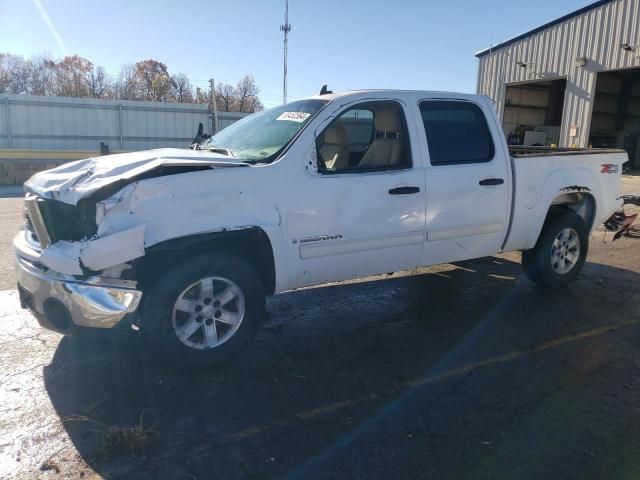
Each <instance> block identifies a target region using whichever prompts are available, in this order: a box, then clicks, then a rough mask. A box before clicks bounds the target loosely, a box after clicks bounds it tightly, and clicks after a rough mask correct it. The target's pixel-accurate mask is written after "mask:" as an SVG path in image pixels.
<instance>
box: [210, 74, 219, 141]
mask: <svg viewBox="0 0 640 480" xmlns="http://www.w3.org/2000/svg"><path fill="white" fill-rule="evenodd" d="M209 89H210V91H209V113H213V115H212V117H211V135H212V136H213V135H215V134H216V133H218V105H217V103H216V83H215V82H214V81H213V78H210V79H209Z"/></svg>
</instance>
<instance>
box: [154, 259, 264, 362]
mask: <svg viewBox="0 0 640 480" xmlns="http://www.w3.org/2000/svg"><path fill="white" fill-rule="evenodd" d="M146 297H147V298H146V300H145V302H144V308H143V314H142V315H143V318H142V327H141V329H142V333H143V335H144V337H145V340H146V341H147V343H148V345H149V347H150V348H151V349H152V351H154V352H155V353H156V354H157V355H158V356H159V358H160V359H161V360H163V361H165V362H166V363H168V364H169V365H172V366H181V365H185V366H189V367H203V368H204V367H209V366H213V365H219V364H221V363H224V362H227V361H229V360H231V359H232V358H233V357H234V356H235V355H237V354H238V353H240V351H241V350H242V349H243V348H244V347H245V346H246V344H247V343H248V342H249V341H250V340H251V339H252V338H253V336H254V335H255V332H256V330H257V325H258V323H259V321H260V320H261V319H262V317H263V315H264V301H265V300H264V293H263V289H262V284H261V282H260V280H259V278H258V276H257V274H256V273H255V271H254V270H253V268H252V267H251V266H250V265H249V264H248V263H246V262H245V261H243V260H241V259H239V258H236V257H233V256H230V255H225V254H204V255H198V256H195V257H192V258H190V259H187V260H186V261H184V262H181V263H180V264H178V265H176V266H175V267H173V268H171V269H170V270H169V271H167V273H166V274H165V275H163V276H162V277H161V278H160V279H158V282H157V284H156V287H155V288H153V290H152V291H151V292H149V293H148V294H147V295H146Z"/></svg>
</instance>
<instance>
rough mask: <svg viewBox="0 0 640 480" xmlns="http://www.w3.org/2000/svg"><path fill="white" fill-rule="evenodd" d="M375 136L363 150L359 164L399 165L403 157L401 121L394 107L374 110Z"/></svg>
mask: <svg viewBox="0 0 640 480" xmlns="http://www.w3.org/2000/svg"><path fill="white" fill-rule="evenodd" d="M373 125H374V127H375V130H376V136H375V139H374V140H373V142H371V145H369V148H368V149H367V151H366V152H365V154H364V156H363V157H362V160H360V164H359V166H361V167H388V166H392V165H399V164H400V162H401V161H402V159H403V151H402V147H403V143H404V140H403V139H402V130H403V128H402V122H401V120H400V114H399V113H398V110H397V109H396V108H394V107H384V108H381V109H379V110H376V111H375V113H374V117H373Z"/></svg>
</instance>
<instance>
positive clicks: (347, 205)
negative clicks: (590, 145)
mask: <svg viewBox="0 0 640 480" xmlns="http://www.w3.org/2000/svg"><path fill="white" fill-rule="evenodd" d="M626 160H627V156H626V153H625V152H623V151H613V150H611V151H604V150H575V149H574V150H562V149H553V150H552V149H544V148H542V149H535V148H532V149H528V150H519V151H511V152H510V150H509V147H508V146H507V144H506V142H505V138H504V135H503V132H502V129H501V126H500V124H499V121H498V117H497V116H496V112H495V111H494V108H493V105H492V103H491V101H490V100H488V99H487V98H485V97H481V96H475V95H464V94H451V93H441V92H421V91H382V90H373V91H353V92H345V93H336V94H333V93H329V94H324V95H318V96H315V97H311V98H308V99H305V100H300V101H296V102H293V103H289V104H286V105H283V106H281V107H277V108H274V109H271V110H266V111H263V112H260V113H256V114H253V115H251V116H249V117H247V118H245V119H243V120H241V121H239V122H237V123H235V124H233V125H232V126H230V127H228V128H226V129H224V130H222V131H221V132H219V133H218V134H217V135H215V136H213V137H212V138H210V139H208V140H206V141H204V142H202V143H201V144H198V145H194V146H193V148H191V149H161V150H150V151H141V152H132V153H124V154H118V155H111V156H105V157H100V158H92V159H88V160H81V161H77V162H73V163H68V164H65V165H62V166H60V167H57V168H54V169H52V170H48V171H45V172H42V173H38V174H36V175H34V176H33V177H32V178H31V179H30V180H29V181H28V182H27V183H26V184H25V189H26V192H27V195H26V200H25V212H26V223H25V228H24V229H23V231H21V232H20V233H19V234H18V235H17V236H16V237H15V240H14V245H15V251H16V261H17V269H16V271H17V280H18V286H19V292H20V297H21V301H22V305H23V307H25V308H29V309H31V310H32V311H33V313H34V314H35V316H36V317H37V318H38V320H39V322H40V323H41V324H42V325H43V326H44V327H47V328H50V329H54V330H56V331H60V332H63V333H70V332H72V331H74V330H75V329H77V328H78V327H101V328H110V327H114V326H116V325H127V326H131V325H132V324H135V325H136V326H137V327H138V328H139V329H140V330H141V332H142V334H143V335H144V336H145V338H146V339H147V340H148V341H149V345H150V346H151V347H152V348H153V350H155V351H156V352H157V353H159V354H160V355H161V356H162V357H163V358H164V359H167V360H168V361H170V362H173V363H187V364H190V365H211V364H218V363H220V362H224V361H226V360H227V359H228V358H229V357H230V356H231V355H232V354H234V353H236V352H238V351H239V349H241V348H242V347H244V346H245V344H246V343H247V341H248V340H249V339H250V338H251V336H252V334H253V333H254V332H255V330H256V327H257V325H258V324H259V322H260V320H262V319H263V317H264V316H265V296H266V295H271V294H275V293H279V292H283V291H286V290H292V289H297V288H301V287H307V286H310V285H318V284H323V283H326V282H332V281H339V280H345V279H351V278H354V277H362V276H367V275H374V274H380V273H388V272H395V271H399V270H404V269H412V268H416V267H420V266H428V265H434V264H439V263H447V262H455V261H459V260H465V259H472V258H478V257H485V256H489V255H494V254H497V253H499V252H509V251H523V255H522V263H523V267H524V270H525V272H526V273H527V275H528V276H529V278H530V279H531V280H533V281H534V282H537V283H539V284H541V285H545V286H548V287H561V286H564V285H567V284H568V283H570V282H571V281H572V280H574V279H575V278H576V276H577V275H578V274H579V272H580V270H581V268H582V266H583V264H584V262H585V257H586V254H587V248H588V242H589V234H590V232H591V231H592V229H593V228H594V227H596V226H597V225H599V224H601V223H602V222H604V221H605V220H606V219H607V218H608V217H609V216H610V215H611V214H612V213H613V212H614V211H615V210H616V209H617V208H618V207H619V206H620V201H619V200H618V195H619V192H618V191H619V183H620V173H621V170H622V164H623V163H624V162H625V161H626Z"/></svg>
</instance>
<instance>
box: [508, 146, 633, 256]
mask: <svg viewBox="0 0 640 480" xmlns="http://www.w3.org/2000/svg"><path fill="white" fill-rule="evenodd" d="M509 150H510V151H511V155H512V157H511V168H512V175H513V192H512V195H513V209H512V220H511V225H510V229H509V235H508V237H507V241H506V242H505V245H504V250H505V251H512V250H526V249H529V248H533V246H534V245H535V243H536V240H537V239H538V236H539V234H540V229H541V228H542V225H543V222H544V218H545V216H546V214H547V211H548V208H549V205H552V204H553V203H554V202H555V201H557V200H558V199H562V196H566V195H574V196H577V197H579V198H582V197H585V196H589V197H591V198H592V199H593V201H594V204H595V205H594V206H595V212H594V215H593V222H592V224H591V225H589V227H590V228H591V229H593V228H594V227H597V226H598V225H600V224H601V223H602V222H604V221H605V220H606V219H607V218H609V216H610V215H611V214H612V213H613V212H614V211H615V210H616V209H617V208H618V207H619V206H620V204H621V202H620V201H619V200H618V198H619V195H620V192H619V189H620V174H621V172H622V165H623V164H624V162H626V161H627V152H626V151H624V150H608V149H574V148H570V149H569V148H548V147H517V148H515V149H513V150H512V147H509ZM514 152H515V153H514ZM609 166H613V167H614V168H612V169H603V167H609ZM531 226H535V228H534V229H532V228H531Z"/></svg>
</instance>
